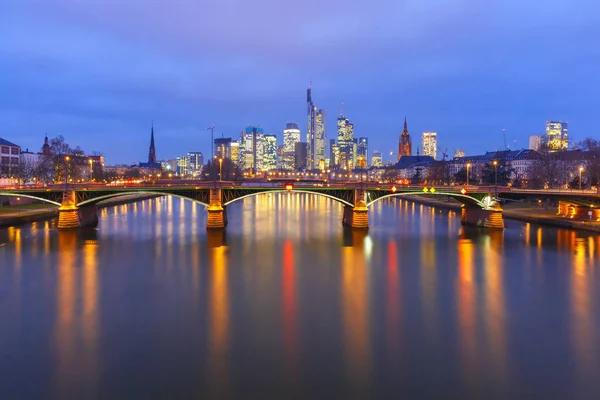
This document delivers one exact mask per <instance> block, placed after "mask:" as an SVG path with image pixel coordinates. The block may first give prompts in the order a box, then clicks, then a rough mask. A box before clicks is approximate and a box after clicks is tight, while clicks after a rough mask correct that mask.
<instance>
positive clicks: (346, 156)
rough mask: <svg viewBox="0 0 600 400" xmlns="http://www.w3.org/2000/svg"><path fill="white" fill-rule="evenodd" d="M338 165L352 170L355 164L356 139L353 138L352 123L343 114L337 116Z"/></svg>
mask: <svg viewBox="0 0 600 400" xmlns="http://www.w3.org/2000/svg"><path fill="white" fill-rule="evenodd" d="M337 125H338V131H337V139H338V147H339V155H338V165H340V166H341V167H342V168H347V169H349V170H352V169H353V168H354V167H355V165H356V146H355V145H356V141H355V140H354V124H353V123H352V122H350V119H349V118H347V117H345V116H344V115H340V116H339V117H338V123H337Z"/></svg>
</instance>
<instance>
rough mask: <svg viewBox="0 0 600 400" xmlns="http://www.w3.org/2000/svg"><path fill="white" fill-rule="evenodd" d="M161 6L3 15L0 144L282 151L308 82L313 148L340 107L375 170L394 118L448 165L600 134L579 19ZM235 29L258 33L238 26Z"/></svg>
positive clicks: (500, 12)
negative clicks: (273, 139)
mask: <svg viewBox="0 0 600 400" xmlns="http://www.w3.org/2000/svg"><path fill="white" fill-rule="evenodd" d="M234 3H235V6H234ZM32 5H35V7H30V6H32ZM176 5H177V7H172V8H167V7H162V6H161V5H160V4H158V3H156V4H154V3H149V4H145V6H144V4H142V3H140V2H135V1H124V2H121V3H120V4H119V5H117V4H116V3H108V4H106V3H104V4H100V3H87V4H82V3H77V2H74V1H68V0H56V1H48V2H39V1H16V0H9V1H8V2H6V3H3V4H2V5H0V15H5V16H7V18H6V21H4V22H3V23H2V24H0V32H1V33H2V34H1V35H0V56H1V57H2V59H3V60H6V62H3V65H2V66H0V85H1V86H2V87H3V90H2V92H1V93H0V120H2V121H3V124H2V125H3V127H2V130H1V131H0V136H1V137H3V138H5V139H7V140H10V141H13V142H17V143H18V144H19V145H21V146H22V148H23V149H25V148H29V149H30V150H33V151H37V150H38V149H39V147H41V145H42V144H43V137H44V136H45V135H46V134H48V136H49V137H54V136H57V135H63V136H64V137H65V139H66V140H67V141H68V142H69V143H71V144H73V145H81V147H82V148H83V149H85V150H86V151H88V152H91V151H94V150H97V151H101V152H102V153H103V154H104V155H105V156H106V158H107V161H108V162H109V163H111V164H121V163H125V164H128V163H132V162H138V161H144V160H145V159H146V158H147V152H148V138H149V133H150V126H151V121H152V120H154V125H155V135H156V148H157V158H158V159H169V158H174V157H176V156H178V155H182V154H186V153H187V152H189V151H201V152H202V153H204V154H208V153H210V146H211V143H210V132H209V131H206V127H208V126H210V125H211V124H213V123H214V124H215V125H216V129H215V137H220V135H221V132H222V133H223V134H224V136H225V137H232V138H234V139H236V138H237V137H238V135H239V133H240V132H241V131H242V130H243V129H244V128H245V127H246V126H251V125H255V126H261V127H262V128H264V130H265V133H274V134H277V136H278V143H279V144H281V143H282V142H283V129H284V128H285V126H286V123H287V122H296V123H297V124H298V125H299V128H300V130H301V137H302V138H303V139H304V137H305V135H306V123H305V113H306V103H305V95H306V89H307V87H308V85H309V81H310V80H312V86H313V100H314V102H315V104H317V105H318V107H319V108H323V109H325V110H326V111H327V113H328V114H329V118H328V119H327V127H328V129H327V138H328V140H329V139H331V138H335V136H336V132H335V130H332V127H333V126H334V121H335V120H336V119H337V116H338V115H339V113H340V111H341V102H342V101H343V102H344V114H346V115H347V116H349V117H350V118H351V120H352V121H353V123H354V124H355V127H356V128H355V129H356V132H355V134H356V136H357V137H359V136H366V137H369V142H370V143H369V148H370V150H371V151H372V150H380V151H381V152H382V154H383V156H384V158H387V157H389V152H390V151H395V148H396V147H397V143H398V138H399V135H400V133H401V131H402V123H403V119H404V117H405V116H406V117H407V121H408V126H409V132H410V133H411V136H413V137H420V134H421V132H423V131H436V132H438V135H439V136H438V145H439V146H440V147H441V148H448V152H449V153H452V152H453V151H454V149H455V148H464V149H465V151H466V153H467V154H475V153H483V152H485V151H493V150H498V149H500V148H502V147H503V136H502V129H506V134H507V139H508V142H509V144H510V145H511V148H512V147H513V141H514V140H515V139H516V140H517V146H516V147H517V148H527V147H528V137H529V136H530V135H534V134H541V133H543V132H544V128H545V126H544V124H545V121H547V120H555V121H559V120H560V121H568V122H569V128H570V132H569V134H570V136H571V137H572V138H573V139H574V140H575V141H578V140H582V139H583V138H584V137H586V136H593V137H597V136H598V133H597V128H596V126H595V120H594V111H595V110H597V109H598V108H599V107H600V100H599V99H598V97H597V96H594V93H595V92H598V91H599V90H600V80H599V79H598V78H597V77H596V76H595V72H594V70H593V66H594V65H595V64H596V63H597V62H598V61H600V53H599V52H598V50H596V49H595V47H594V46H592V45H591V44H593V37H594V36H598V35H600V28H599V26H600V17H599V16H598V15H600V13H598V12H597V11H598V10H597V7H598V6H594V5H592V4H590V5H589V8H590V9H589V10H588V11H589V12H585V10H584V7H577V8H576V7H573V6H570V5H569V3H566V2H562V1H550V2H545V3H544V7H543V9H537V8H536V7H535V6H532V5H529V4H525V5H523V4H520V3H517V2H516V1H508V2H504V3H503V4H478V3H476V2H473V1H463V2H458V3H457V2H454V3H453V4H452V5H446V4H445V3H444V2H436V6H435V7H432V6H431V3H430V4H429V5H423V4H416V3H413V2H405V3H403V4H396V2H392V1H379V2H377V3H376V4H373V3H372V4H371V5H370V6H369V5H349V4H347V3H344V2H338V1H329V2H318V1H315V0H309V1H307V2H305V3H303V5H302V7H300V6H295V5H290V4H283V5H282V4H279V3H278V2H275V1H271V0H262V1H258V2H255V3H253V5H248V4H245V3H241V2H234V1H230V2H219V3H218V4H210V5H202V6H200V5H198V4H191V3H186V2H177V3H176ZM341 5H343V6H341ZM315 9H318V10H319V12H318V13H315V12H314V10H315ZM517 11H518V12H517ZM282 16H287V17H289V18H287V19H286V18H281V17H282ZM247 20H255V21H257V23H260V24H261V27H262V29H261V30H251V29H240V27H241V26H242V27H243V22H244V21H247ZM197 21H202V23H201V24H199V23H198V22H197ZM398 21H400V23H398ZM340 26H343V28H344V29H338V28H339V27H340ZM290 28H292V29H290ZM556 28H559V29H556ZM448 32H451V33H452V34H448ZM348 55H350V56H351V57H350V58H349V60H348V61H349V62H344V60H346V59H348ZM309 56H310V57H309ZM352 56H353V57H352ZM107 142H109V143H107ZM119 143H120V144H122V146H118V145H117V144H119ZM415 145H416V143H413V147H415ZM413 151H416V148H414V149H413Z"/></svg>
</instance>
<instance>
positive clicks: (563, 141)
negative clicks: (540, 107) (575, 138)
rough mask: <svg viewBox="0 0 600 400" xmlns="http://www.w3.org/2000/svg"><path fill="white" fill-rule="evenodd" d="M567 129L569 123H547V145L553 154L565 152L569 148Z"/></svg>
mask: <svg viewBox="0 0 600 400" xmlns="http://www.w3.org/2000/svg"><path fill="white" fill-rule="evenodd" d="M567 128H568V123H567V122H561V121H546V144H547V145H548V149H549V150H550V151H551V152H556V151H563V150H567V149H568V148H569V135H568V129H567Z"/></svg>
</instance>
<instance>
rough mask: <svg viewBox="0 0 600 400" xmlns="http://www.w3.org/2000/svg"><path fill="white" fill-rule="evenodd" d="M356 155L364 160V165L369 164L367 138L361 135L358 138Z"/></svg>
mask: <svg viewBox="0 0 600 400" xmlns="http://www.w3.org/2000/svg"><path fill="white" fill-rule="evenodd" d="M357 156H358V157H362V158H363V160H364V161H365V165H364V167H366V166H367V165H368V164H369V139H368V138H366V137H361V138H359V139H358V149H357Z"/></svg>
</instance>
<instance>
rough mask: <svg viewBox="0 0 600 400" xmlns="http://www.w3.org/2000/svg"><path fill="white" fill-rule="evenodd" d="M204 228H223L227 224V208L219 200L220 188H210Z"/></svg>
mask: <svg viewBox="0 0 600 400" xmlns="http://www.w3.org/2000/svg"><path fill="white" fill-rule="evenodd" d="M207 211H208V218H207V219H206V229H223V228H225V227H226V226H227V210H226V208H225V207H224V206H223V202H222V201H221V189H217V188H215V189H210V204H209V206H208V209H207Z"/></svg>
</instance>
